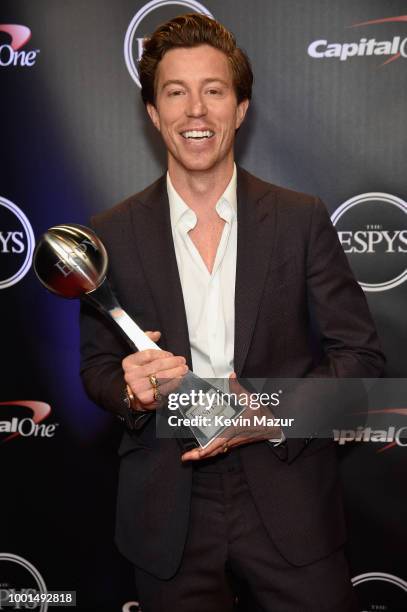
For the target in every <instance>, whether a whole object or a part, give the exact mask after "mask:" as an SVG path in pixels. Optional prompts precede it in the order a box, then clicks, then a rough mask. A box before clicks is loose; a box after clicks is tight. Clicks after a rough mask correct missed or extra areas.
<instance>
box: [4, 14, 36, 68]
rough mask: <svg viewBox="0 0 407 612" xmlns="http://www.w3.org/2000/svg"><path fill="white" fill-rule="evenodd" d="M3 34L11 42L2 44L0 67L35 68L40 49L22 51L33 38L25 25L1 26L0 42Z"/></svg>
mask: <svg viewBox="0 0 407 612" xmlns="http://www.w3.org/2000/svg"><path fill="white" fill-rule="evenodd" d="M3 33H4V34H6V36H7V38H9V39H10V40H9V41H7V42H6V43H5V44H0V67H1V68H5V67H7V66H23V67H26V68H31V67H32V66H34V64H35V62H36V60H37V55H38V53H39V52H40V51H39V49H31V50H29V51H27V50H25V49H22V47H24V45H25V44H26V43H27V42H28V41H29V40H30V38H31V30H30V28H27V26H24V25H18V24H14V23H3V24H0V42H2V39H3V36H4V35H3Z"/></svg>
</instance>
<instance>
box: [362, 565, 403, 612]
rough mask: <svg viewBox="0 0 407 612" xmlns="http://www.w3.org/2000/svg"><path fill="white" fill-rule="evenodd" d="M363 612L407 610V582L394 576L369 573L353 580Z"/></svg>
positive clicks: (382, 573)
mask: <svg viewBox="0 0 407 612" xmlns="http://www.w3.org/2000/svg"><path fill="white" fill-rule="evenodd" d="M352 584H353V586H354V587H356V590H357V594H358V599H359V601H360V605H361V612H373V611H379V610H380V611H381V610H383V611H385V610H387V611H388V612H390V611H391V610H407V582H406V581H405V580H403V579H402V578H399V577H398V576H394V575H393V574H386V573H384V572H368V573H366V574H360V575H359V576H355V577H354V578H352Z"/></svg>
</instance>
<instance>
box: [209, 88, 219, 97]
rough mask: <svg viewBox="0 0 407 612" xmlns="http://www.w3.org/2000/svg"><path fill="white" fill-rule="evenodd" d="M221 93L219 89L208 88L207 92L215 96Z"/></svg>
mask: <svg viewBox="0 0 407 612" xmlns="http://www.w3.org/2000/svg"><path fill="white" fill-rule="evenodd" d="M220 93H221V91H220V89H213V88H211V89H208V94H210V95H211V96H216V95H219V94H220Z"/></svg>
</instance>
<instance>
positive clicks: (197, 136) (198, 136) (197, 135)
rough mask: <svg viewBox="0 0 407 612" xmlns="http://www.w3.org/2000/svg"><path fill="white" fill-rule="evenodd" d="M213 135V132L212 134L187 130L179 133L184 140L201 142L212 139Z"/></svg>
mask: <svg viewBox="0 0 407 612" xmlns="http://www.w3.org/2000/svg"><path fill="white" fill-rule="evenodd" d="M214 135H215V132H212V130H187V131H185V132H181V136H182V137H183V138H185V139H186V140H190V139H192V140H203V139H204V138H212V136H214Z"/></svg>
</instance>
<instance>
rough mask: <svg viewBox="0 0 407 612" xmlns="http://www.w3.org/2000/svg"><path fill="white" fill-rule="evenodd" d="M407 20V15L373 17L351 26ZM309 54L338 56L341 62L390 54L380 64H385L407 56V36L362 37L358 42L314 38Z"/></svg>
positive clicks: (328, 56)
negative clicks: (377, 38) (389, 38)
mask: <svg viewBox="0 0 407 612" xmlns="http://www.w3.org/2000/svg"><path fill="white" fill-rule="evenodd" d="M400 22H407V15H400V16H399V17H385V18H384V19H371V20H370V21H361V22H359V23H354V24H353V25H351V26H349V27H350V28H360V27H365V26H372V25H379V24H383V23H400ZM308 55H309V56H310V57H312V58H316V59H330V58H336V59H339V61H341V62H345V61H347V60H348V59H349V58H350V57H366V56H372V55H375V56H381V57H386V56H389V57H388V59H386V60H385V61H384V62H382V63H381V64H380V66H385V65H386V64H390V62H394V60H396V59H398V58H399V57H404V58H406V57H407V38H403V39H402V38H401V36H393V38H392V39H391V40H376V38H369V39H368V38H366V37H363V38H360V40H359V41H357V42H345V43H338V42H328V40H326V39H319V40H314V41H313V42H312V43H310V45H309V46H308Z"/></svg>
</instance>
